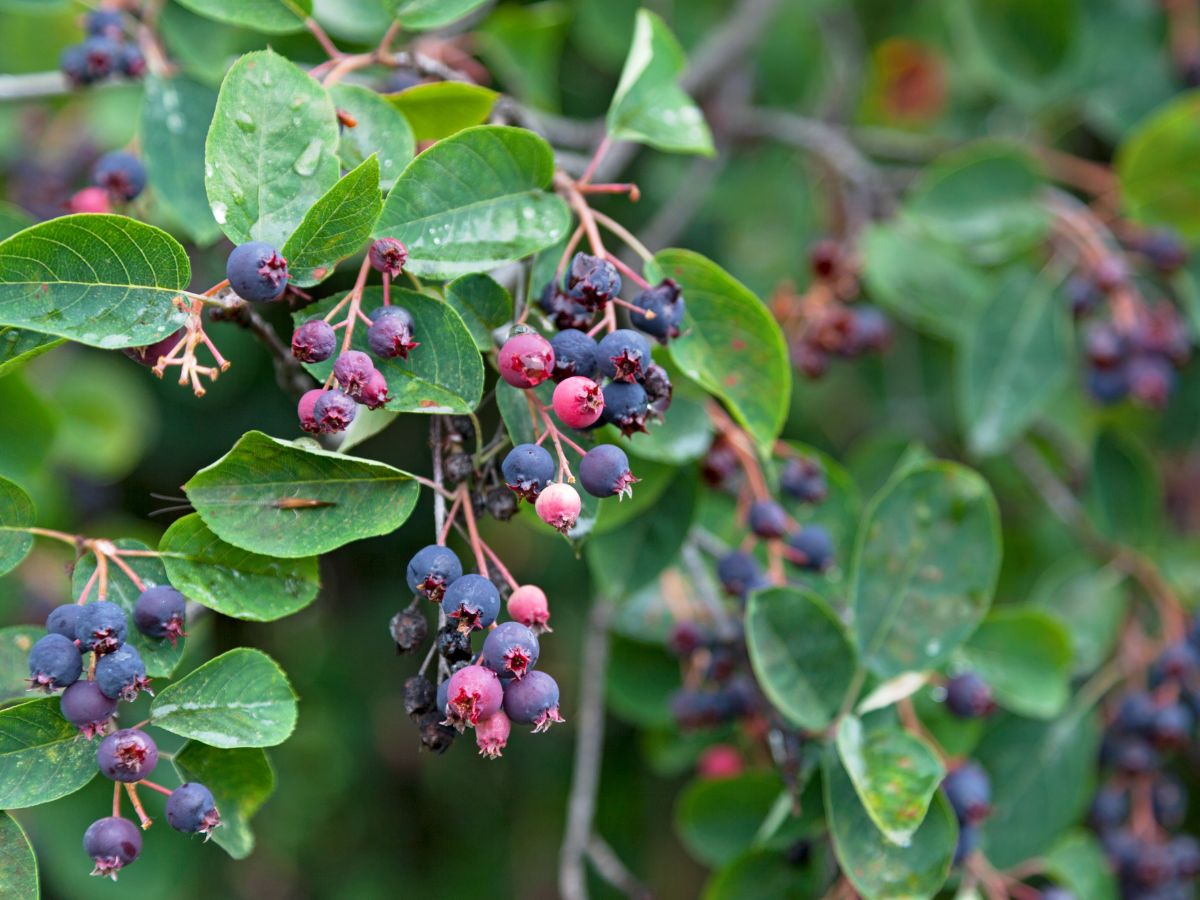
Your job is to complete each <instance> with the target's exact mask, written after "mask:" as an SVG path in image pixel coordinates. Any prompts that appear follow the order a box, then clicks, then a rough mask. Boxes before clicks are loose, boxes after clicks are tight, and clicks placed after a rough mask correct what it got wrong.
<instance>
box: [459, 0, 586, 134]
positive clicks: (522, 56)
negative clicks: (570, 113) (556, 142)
mask: <svg viewBox="0 0 1200 900" xmlns="http://www.w3.org/2000/svg"><path fill="white" fill-rule="evenodd" d="M571 15H572V10H571V9H570V8H568V6H567V4H565V3H560V2H557V0H543V2H539V3H534V4H531V5H529V6H516V5H507V4H506V5H503V6H500V7H498V8H496V9H494V10H492V12H491V14H490V15H488V17H487V18H486V19H485V20H484V21H483V23H482V25H481V27H480V28H479V29H477V30H476V31H474V32H473V36H474V39H475V40H476V41H477V42H478V46H479V54H480V56H482V57H483V61H484V62H485V63H486V64H487V66H488V68H489V69H491V70H492V72H494V73H495V74H496V75H498V76H499V78H500V81H501V82H502V83H503V84H504V85H505V89H506V91H507V92H508V93H510V94H512V95H513V96H514V97H516V98H517V99H518V100H520V101H521V102H522V103H525V104H528V105H529V106H532V107H535V108H537V109H544V110H550V111H555V110H557V109H558V106H559V103H558V98H559V93H560V91H561V89H560V87H559V85H560V84H561V81H560V68H561V62H562V59H563V44H564V42H565V41H566V39H567V29H568V27H569V25H570V22H571Z"/></svg>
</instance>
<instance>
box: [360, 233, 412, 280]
mask: <svg viewBox="0 0 1200 900" xmlns="http://www.w3.org/2000/svg"><path fill="white" fill-rule="evenodd" d="M367 256H368V257H369V258H370V260H371V268H372V269H374V270H375V271H376V272H383V273H384V274H385V275H387V276H389V277H390V278H395V277H396V276H397V275H399V274H400V272H401V271H402V270H403V269H404V264H405V263H406V262H408V248H406V247H405V246H404V245H403V244H402V243H400V242H399V241H398V240H396V239H395V238H389V237H385V238H380V239H379V240H377V241H375V243H373V244H372V245H371V249H370V250H368V251H367Z"/></svg>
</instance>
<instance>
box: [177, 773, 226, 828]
mask: <svg viewBox="0 0 1200 900" xmlns="http://www.w3.org/2000/svg"><path fill="white" fill-rule="evenodd" d="M167 822H168V823H170V825H171V827H172V828H174V829H175V830H176V831H183V832H185V833H188V834H197V833H199V834H203V835H209V834H212V830H213V829H214V828H216V827H217V826H218V825H220V824H221V815H220V813H218V812H217V804H216V803H215V802H214V801H213V795H212V791H210V790H209V789H208V788H206V787H205V786H204V785H202V784H200V783H199V782H196V781H188V782H185V783H183V784H181V785H180V786H179V787H177V788H175V790H173V791H171V796H170V797H168V798H167Z"/></svg>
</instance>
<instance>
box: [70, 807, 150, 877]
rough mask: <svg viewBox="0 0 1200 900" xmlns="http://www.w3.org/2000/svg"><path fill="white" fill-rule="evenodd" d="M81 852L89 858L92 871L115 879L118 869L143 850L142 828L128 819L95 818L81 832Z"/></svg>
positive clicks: (112, 817)
mask: <svg viewBox="0 0 1200 900" xmlns="http://www.w3.org/2000/svg"><path fill="white" fill-rule="evenodd" d="M83 852H84V853H86V854H87V855H88V856H90V857H91V858H92V862H93V863H95V868H94V869H92V874H93V875H99V876H101V877H108V878H111V879H112V880H113V881H116V880H117V872H119V871H120V870H121V869H122V868H124V867H125V866H127V865H129V864H130V863H132V862H133V861H134V860H136V859H137V858H138V854H139V853H141V852H142V832H141V831H140V830H139V829H138V827H137V826H136V825H134V824H133V823H132V822H130V821H129V820H128V819H123V818H121V817H120V816H109V817H107V818H104V819H97V820H96V821H95V822H93V823H92V824H91V825H89V826H88V829H87V831H85V832H84V833H83Z"/></svg>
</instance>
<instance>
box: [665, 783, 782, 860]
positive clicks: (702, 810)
mask: <svg viewBox="0 0 1200 900" xmlns="http://www.w3.org/2000/svg"><path fill="white" fill-rule="evenodd" d="M781 789H782V785H781V784H780V781H779V776H778V775H776V774H775V773H774V772H746V773H744V774H742V775H738V776H736V777H733V778H718V779H697V780H695V781H692V782H691V783H690V784H689V785H688V786H687V787H686V788H684V790H683V792H682V793H680V795H679V798H678V799H677V800H676V801H675V830H676V831H677V832H678V833H679V839H680V841H682V842H683V845H684V846H685V847H686V848H687V850H688V852H689V853H690V854H692V856H694V857H695V858H696V859H698V860H699V861H700V862H702V863H704V864H705V865H708V866H721V865H724V864H725V863H727V862H729V861H730V860H731V859H733V858H734V857H736V856H738V855H739V854H741V853H744V852H745V851H746V850H749V849H750V847H751V846H752V845H753V843H754V837H755V835H757V834H758V829H759V828H760V827H761V825H762V823H763V819H765V818H766V817H767V814H768V813H769V812H770V811H771V807H772V806H773V805H774V804H775V798H776V797H778V796H779V792H780V790H781Z"/></svg>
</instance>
